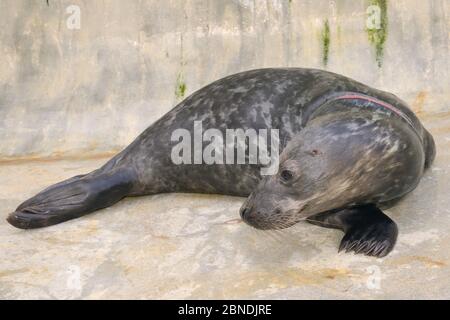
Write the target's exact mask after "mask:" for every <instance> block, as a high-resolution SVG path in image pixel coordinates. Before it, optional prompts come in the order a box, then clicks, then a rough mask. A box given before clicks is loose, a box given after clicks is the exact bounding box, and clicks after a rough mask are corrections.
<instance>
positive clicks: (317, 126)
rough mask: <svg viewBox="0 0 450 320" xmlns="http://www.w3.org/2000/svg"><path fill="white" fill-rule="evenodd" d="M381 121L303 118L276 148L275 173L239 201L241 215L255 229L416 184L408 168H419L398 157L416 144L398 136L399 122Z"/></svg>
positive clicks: (408, 153)
mask: <svg viewBox="0 0 450 320" xmlns="http://www.w3.org/2000/svg"><path fill="white" fill-rule="evenodd" d="M384 121H385V119H383V118H379V117H378V118H377V117H376V116H373V117H370V116H369V117H367V116H366V117H355V116H348V117H346V116H345V115H344V114H341V115H339V116H337V117H336V115H334V116H333V117H321V118H319V119H317V120H316V121H313V122H311V123H308V126H307V127H306V128H304V129H303V130H302V132H301V133H300V134H299V135H297V136H295V137H294V138H293V139H292V140H291V141H290V142H289V143H288V145H287V146H286V148H285V149H284V150H283V152H282V153H281V155H280V165H279V170H278V172H277V174H275V175H272V176H267V177H265V178H264V179H263V180H262V181H261V183H260V184H259V185H258V187H257V188H256V190H255V191H254V192H253V193H252V194H251V195H250V196H249V197H248V199H247V200H246V201H245V203H244V204H243V206H242V208H241V210H240V214H241V217H242V218H243V220H244V221H245V222H246V223H248V224H249V225H251V226H253V227H255V228H258V229H282V228H286V227H289V226H291V225H293V224H295V223H297V222H299V221H301V220H305V219H306V218H307V217H308V216H311V215H313V214H316V213H320V212H324V211H328V210H333V209H338V208H343V207H346V206H349V205H352V204H359V203H375V202H380V201H387V200H390V199H389V197H390V196H391V195H392V194H395V195H398V194H399V193H400V194H401V193H402V192H406V191H407V190H409V189H410V188H411V187H412V186H414V185H415V184H416V181H413V180H408V179H410V178H411V179H415V178H414V176H416V175H415V174H411V172H413V171H415V170H417V171H419V172H420V171H421V170H422V168H420V167H414V168H412V167H409V166H408V165H406V166H405V165H404V164H405V163H408V161H405V159H404V158H400V157H408V156H410V157H415V156H416V155H417V154H420V153H419V152H416V151H415V148H418V147H420V144H419V143H417V146H416V144H408V143H407V142H404V140H402V139H401V135H402V130H401V129H402V128H395V129H394V128H393V126H388V125H386V123H382V122H384ZM403 129H405V130H409V129H408V128H405V127H403ZM409 163H411V166H414V163H417V161H415V162H413V161H410V162H409ZM418 163H420V161H418ZM397 177H399V179H397ZM400 177H401V179H400ZM416 180H417V179H416ZM394 181H395V182H394ZM393 182H394V183H393Z"/></svg>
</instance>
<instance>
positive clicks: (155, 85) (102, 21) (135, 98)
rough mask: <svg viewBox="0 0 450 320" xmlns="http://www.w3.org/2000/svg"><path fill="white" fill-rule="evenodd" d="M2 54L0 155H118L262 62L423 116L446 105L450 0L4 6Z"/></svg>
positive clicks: (15, 2)
mask: <svg viewBox="0 0 450 320" xmlns="http://www.w3.org/2000/svg"><path fill="white" fill-rule="evenodd" d="M47 2H48V3H47ZM374 3H375V4H378V5H379V6H380V8H381V11H380V12H381V19H380V20H379V21H380V24H379V27H380V28H379V29H376V30H367V19H368V13H367V8H368V7H369V6H370V5H373V4H374ZM70 5H77V6H78V7H79V8H80V28H79V29H76V27H77V21H76V20H74V15H73V11H71V12H69V13H68V12H67V11H66V10H70V9H71V7H70ZM385 5H386V6H385ZM68 7H69V9H68ZM72 8H73V7H72ZM384 8H386V9H384ZM68 26H69V27H70V28H69V27H68ZM72 27H75V29H71V28H72ZM0 53H1V59H0V137H1V141H0V159H3V160H5V159H16V158H23V157H25V158H30V157H56V156H64V157H69V156H93V155H98V154H103V153H110V152H114V151H116V150H118V149H120V148H122V147H123V146H126V145H127V144H128V143H130V142H131V141H132V139H133V138H134V137H135V136H136V135H137V134H139V133H140V132H141V131H142V130H143V129H145V128H146V127H147V126H148V125H150V124H151V123H152V122H153V121H155V120H156V119H157V118H159V117H160V116H161V115H162V114H164V113H165V112H167V111H168V110H170V109H171V108H172V107H173V106H174V105H175V104H176V103H177V102H178V101H180V100H181V99H183V97H185V96H186V95H188V94H189V93H192V92H193V91H195V90H197V89H199V88H200V87H202V86H203V85H206V84H208V83H209V82H211V81H212V80H215V79H217V78H220V77H222V76H225V75H228V74H231V73H234V72H238V71H242V70H246V69H251V68H259V67H269V66H274V67H277V66H295V67H315V68H326V69H328V70H331V71H334V72H338V73H342V74H345V75H347V76H350V77H353V78H354V79H357V80H359V81H362V82H364V83H367V84H369V85H372V86H375V87H378V88H380V89H385V90H388V91H391V92H393V93H395V94H397V95H399V96H400V97H402V98H403V99H404V100H406V101H407V102H409V103H410V104H411V106H412V107H413V109H414V110H415V111H416V112H418V114H419V116H425V115H426V114H431V113H439V112H449V111H450V91H449V90H448V89H449V88H450V72H449V71H450V68H449V57H450V1H448V0H431V1H423V0H396V1H383V0H361V1H355V0H342V1H340V0H335V1H328V0H314V1H313V0H309V1H308V0H271V1H264V0H253V1H252V0H239V1H238V0H235V1H232V0H215V1H213V0H211V1H207V0H185V1H182V0H165V1H161V0H149V1H137V0H136V1H120V0H110V1H100V0H89V1H88V0H84V1H82V0H70V1H64V0H63V1H56V0H48V1H46V0H35V1H30V0H1V1H0Z"/></svg>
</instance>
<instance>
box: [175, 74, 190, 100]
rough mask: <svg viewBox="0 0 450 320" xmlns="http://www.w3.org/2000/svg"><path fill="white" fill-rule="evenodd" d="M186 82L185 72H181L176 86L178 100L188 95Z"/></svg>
mask: <svg viewBox="0 0 450 320" xmlns="http://www.w3.org/2000/svg"><path fill="white" fill-rule="evenodd" d="M186 89H187V86H186V83H185V82H184V77H183V74H182V73H180V74H179V75H178V77H177V83H176V87H175V97H176V98H177V99H178V100H181V99H183V98H184V96H185V95H186Z"/></svg>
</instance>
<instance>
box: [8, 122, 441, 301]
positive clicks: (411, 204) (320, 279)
mask: <svg viewBox="0 0 450 320" xmlns="http://www.w3.org/2000/svg"><path fill="white" fill-rule="evenodd" d="M449 124H450V117H449V116H448V115H447V116H446V117H444V116H438V117H427V119H426V122H425V125H426V126H427V127H428V128H429V129H430V130H431V132H432V133H433V135H434V136H435V138H436V142H437V146H438V156H437V159H436V162H435V164H434V166H433V168H432V169H431V170H430V171H429V172H428V173H427V174H426V176H425V177H424V178H423V180H422V182H421V183H420V185H419V187H418V188H417V189H416V190H415V191H414V192H413V193H412V194H411V195H410V196H409V197H407V198H406V199H405V200H404V201H403V202H402V203H401V204H400V205H398V206H397V207H395V208H393V209H391V210H389V211H387V213H388V214H389V215H390V216H391V217H393V218H394V219H395V220H396V221H397V223H398V225H399V228H400V235H399V239H398V243H397V246H396V247H395V250H394V251H393V252H392V253H391V254H390V255H389V256H387V257H386V258H384V259H375V258H369V257H364V256H357V255H353V254H343V253H341V254H338V253H337V246H338V243H339V241H340V238H341V237H342V234H341V233H340V232H339V231H336V230H329V229H323V228H319V227H316V226H312V225H308V224H298V225H296V226H294V227H292V228H289V229H286V230H282V231H277V232H274V231H273V232H263V231H256V230H254V229H252V228H250V227H249V226H247V225H245V224H243V223H241V222H240V220H239V219H238V209H239V207H240V205H241V203H242V201H243V199H241V198H233V197H219V196H206V195H190V194H179V195H174V194H171V195H170V194H168V195H156V196H149V197H141V198H132V199H126V200H124V201H122V202H120V203H119V204H117V205H115V206H113V207H111V208H108V209H105V210H101V211H99V212H97V213H95V214H91V215H89V216H85V217H82V218H80V219H77V220H73V221H70V222H66V223H63V224H60V225H56V226H53V227H50V228H46V229H39V230H33V231H23V230H18V229H14V228H13V227H11V226H9V225H8V224H7V223H6V222H5V220H4V218H6V213H7V212H9V211H12V210H13V209H14V208H15V207H16V206H17V205H18V204H19V203H20V202H21V201H22V200H24V199H26V198H27V197H30V196H32V195H34V194H35V193H36V192H37V191H40V190H41V189H42V188H43V187H45V186H47V185H49V184H51V183H54V182H57V181H59V180H62V179H64V178H67V177H69V176H72V175H75V174H79V173H82V172H86V171H89V170H91V169H94V168H96V167H97V166H99V165H100V164H101V163H103V162H104V161H105V160H103V159H97V160H86V161H81V160H80V161H56V162H23V163H10V164H2V165H1V166H0V197H1V198H0V207H1V208H2V213H1V219H0V255H1V259H0V298H33V299H35V298H58V299H65V298H82V299H92V298H105V299H111V298H155V299H159V298H167V299H172V298H195V299H197V298H274V299H282V298H292V299H304V298H342V299H353V298H373V299H379V298H401V299H402V298H425V299H428V298H438V299H440V298H446V299H449V298H450V291H449V290H448V288H449V287H450V235H449V232H448V230H449V229H450V197H449V195H448V186H449V185H450V131H449V128H450V126H449ZM377 284H378V285H379V286H378V285H377Z"/></svg>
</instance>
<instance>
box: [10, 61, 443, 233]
mask: <svg viewBox="0 0 450 320" xmlns="http://www.w3.org/2000/svg"><path fill="white" fill-rule="evenodd" d="M340 92H343V93H344V92H352V93H359V94H364V95H367V96H370V97H374V98H376V99H379V100H380V101H383V102H386V103H388V104H390V105H392V106H394V107H395V108H396V109H397V110H399V111H400V112H401V113H402V114H404V117H401V116H399V115H398V114H395V112H392V111H391V110H389V109H387V108H383V107H380V106H377V105H374V104H371V103H369V102H367V101H362V100H333V99H331V98H332V97H333V96H335V95H336V94H337V93H340ZM200 120H202V121H203V130H206V129H208V128H216V129H219V130H221V131H222V132H223V133H224V134H225V130H226V129H237V128H242V129H244V130H245V129H249V128H253V129H256V130H258V129H279V134H280V141H281V145H280V150H283V151H282V154H281V157H280V170H279V173H278V174H277V175H273V176H268V177H262V176H261V175H260V165H250V164H243V165H236V164H233V165H231V164H223V165H217V164H214V165H206V164H202V165H198V164H191V165H188V164H183V165H175V164H173V163H172V160H171V157H170V156H171V149H172V147H173V143H172V142H171V134H172V133H173V131H174V130H176V129H180V128H184V129H187V130H189V131H190V132H191V133H192V135H193V128H194V121H200ZM434 153H435V151H434V143H433V139H432V137H431V135H430V134H429V133H428V132H427V131H426V130H425V129H424V128H423V126H422V125H421V123H420V122H419V120H418V119H417V117H416V116H415V115H414V113H413V112H412V111H411V110H410V109H409V108H408V107H407V105H406V103H404V102H403V101H402V100H400V99H399V98H397V97H396V96H394V95H393V94H390V93H387V92H383V91H380V90H376V89H373V88H370V87H368V86H366V85H364V84H361V83H359V82H356V81H354V80H352V79H349V78H346V77H344V76H341V75H337V74H334V73H330V72H326V71H322V70H314V69H300V68H283V69H281V68H280V69H259V70H252V71H246V72H242V73H238V74H234V75H231V76H228V77H226V78H223V79H220V80H218V81H215V82H213V83H211V84H210V85H208V86H206V87H204V88H202V89H200V90H198V91H197V92H195V93H194V94H192V95H191V96H189V97H188V98H186V99H185V100H184V101H182V102H181V103H180V104H179V105H177V106H176V107H175V108H173V109H172V110H171V111H170V112H168V113H167V114H166V115H164V116H163V117H162V118H161V119H159V120H158V121H156V122H155V123H154V124H153V125H151V126H150V127H149V128H148V129H147V130H145V131H144V132H143V133H142V134H141V135H140V136H139V137H138V138H137V139H136V140H135V141H134V142H133V143H131V144H130V145H129V146H128V147H127V148H126V149H124V150H123V151H122V152H120V153H119V154H118V155H116V156H115V157H114V158H112V159H111V160H110V161H109V162H108V163H106V164H105V165H104V166H103V167H102V168H100V169H98V170H96V171H94V172H92V173H90V174H88V175H84V176H80V177H78V178H76V179H75V180H73V179H72V180H68V181H66V182H63V183H60V184H58V185H56V186H53V187H50V188H48V189H46V190H45V191H44V192H43V193H41V194H38V195H37V196H36V197H34V198H32V199H30V200H28V201H26V202H25V203H24V204H22V205H21V206H20V207H19V208H18V210H17V211H16V212H15V213H13V214H12V216H10V222H11V223H12V224H14V225H16V226H19V227H27V226H28V227H29V225H28V224H27V223H28V222H23V221H25V220H26V219H29V218H30V219H31V218H32V217H31V216H30V214H33V213H35V214H36V213H38V214H40V215H41V216H44V217H45V214H49V215H51V216H56V215H57V214H58V212H64V213H66V212H67V211H70V210H65V211H58V210H57V209H58V207H59V208H62V207H63V206H64V205H65V203H66V202H67V201H69V200H67V199H70V201H69V202H70V206H71V208H73V206H76V204H77V203H78V202H79V205H80V209H79V210H78V211H77V213H76V214H73V216H72V217H76V216H80V215H82V214H84V213H87V212H89V211H93V210H96V209H98V208H101V207H105V206H107V205H110V204H111V203H114V202H116V201H118V200H120V199H121V198H122V197H124V196H137V195H146V194H156V193H162V192H200V193H218V194H226V195H236V196H249V195H250V197H249V198H248V199H247V201H246V202H245V203H244V206H243V209H247V210H245V212H244V213H245V215H244V220H245V221H246V222H248V223H249V224H251V225H253V226H255V227H257V228H262V229H266V228H283V227H287V226H290V225H292V224H294V223H296V222H298V221H300V220H304V219H306V218H307V217H311V216H312V215H314V214H318V213H322V212H328V211H330V210H335V209H340V208H347V207H353V206H358V205H363V204H375V205H377V206H378V205H381V204H387V203H391V202H392V201H393V200H395V199H398V198H400V197H402V196H403V195H405V194H406V193H408V192H410V191H411V190H413V189H414V188H415V187H416V186H417V184H418V182H419V180H420V178H421V176H422V174H423V171H424V168H426V167H428V166H429V165H430V163H431V162H432V160H433V158H434ZM284 169H289V170H290V171H291V172H292V173H293V174H294V177H293V179H292V181H289V182H288V183H287V182H283V181H282V179H280V172H282V170H284ZM119 173H120V174H121V175H122V176H121V178H117V179H116V180H114V181H115V182H114V183H117V184H119V182H122V183H120V188H118V189H117V190H116V189H115V190H116V196H115V197H114V199H112V198H113V197H112V196H111V197H110V199H108V200H109V201H108V202H107V203H103V202H104V201H103V200H102V201H103V202H102V201H100V202H98V201H97V202H96V203H95V205H92V206H90V207H89V208H85V207H83V205H84V204H83V196H82V191H80V186H79V185H80V184H83V181H84V185H83V186H84V189H83V188H81V189H82V190H85V192H88V193H90V192H94V193H95V188H92V181H95V180H96V179H97V180H98V181H100V180H102V179H103V180H104V179H105V177H111V176H112V177H116V176H117V177H118V176H120V174H119ZM125 176H126V179H125V178H123V177H125ZM103 180H102V181H103ZM105 181H106V180H105ZM108 181H109V182H108V183H107V184H106V187H105V193H103V194H102V195H103V196H104V197H106V198H108V196H107V190H108V186H109V185H110V184H111V181H112V180H111V179H110V180H108ZM124 181H126V182H127V183H124ZM72 185H76V188H75V187H70V188H69V186H72ZM61 186H66V189H68V190H66V194H67V196H65V197H60V196H56V197H54V196H51V195H50V194H51V193H55V187H59V188H61ZM89 187H91V188H90V189H89ZM102 187H103V185H102ZM69 189H70V190H69ZM74 190H76V192H75V191H74ZM70 193H72V194H74V193H76V196H74V197H72V196H71V195H70ZM58 194H59V192H58ZM44 199H46V201H44ZM49 199H50V200H51V199H54V200H53V202H54V203H53V205H52V206H51V205H50V204H51V203H50V204H49ZM102 199H103V198H102ZM64 201H66V202H64ZM50 202H51V201H50ZM94 202H95V201H94V200H93V203H94ZM44 203H45V205H44ZM49 205H50V209H49V210H45V207H46V206H47V207H49ZM52 208H53V209H52ZM52 210H53V211H54V212H53V211H52ZM71 210H72V209H71ZM83 210H84V211H83ZM21 214H22V215H21ZM26 214H28V216H26ZM25 217H26V219H25ZM20 219H22V220H21V221H22V222H20V223H19V222H17V221H19V220H20ZM149 219H151V217H149ZM66 220H67V219H66ZM27 221H28V220H27ZM57 222H60V221H58V220H57V219H56V218H55V220H54V222H52V223H47V224H45V223H44V224H42V225H38V224H36V226H43V225H49V224H53V223H57Z"/></svg>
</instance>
